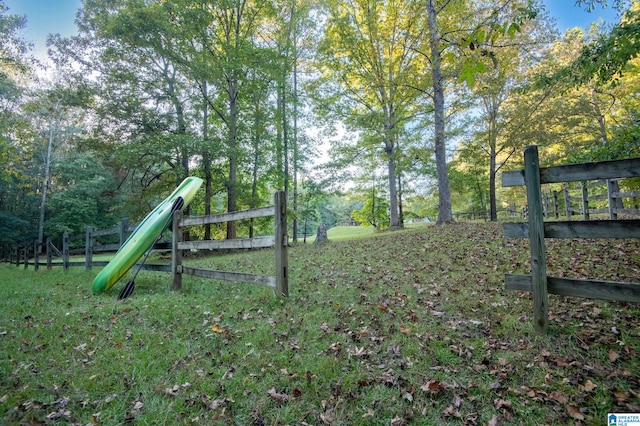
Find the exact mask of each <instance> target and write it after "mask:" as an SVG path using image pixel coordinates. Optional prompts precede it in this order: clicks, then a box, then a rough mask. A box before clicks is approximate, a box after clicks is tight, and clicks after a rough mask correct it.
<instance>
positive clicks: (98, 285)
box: [92, 176, 202, 294]
mask: <svg viewBox="0 0 640 426" xmlns="http://www.w3.org/2000/svg"><path fill="white" fill-rule="evenodd" d="M201 185H202V179H200V178H198V177H193V176H191V177H188V178H186V179H185V180H183V181H182V183H181V184H180V186H178V187H177V188H176V190H175V191H173V193H172V194H171V195H169V196H168V197H167V198H166V199H165V200H164V201H163V202H161V203H160V204H158V206H157V207H156V208H155V209H153V210H152V211H151V213H149V214H148V215H147V217H145V218H144V220H143V221H142V222H140V224H139V225H138V226H137V227H136V229H135V230H134V231H133V233H132V234H131V235H130V236H129V238H127V240H126V241H125V242H124V244H123V245H122V247H120V249H119V250H118V252H117V253H116V254H115V256H114V257H113V259H111V261H110V262H109V264H108V265H107V266H105V267H104V269H103V270H102V271H100V273H99V274H98V276H97V277H96V278H95V279H94V280H93V287H92V289H93V294H98V293H102V292H103V291H105V290H108V289H109V288H111V286H113V285H114V284H115V283H116V282H117V281H118V280H119V279H120V278H121V277H122V276H123V275H124V274H125V273H126V272H127V271H128V270H129V269H130V268H131V267H132V266H133V265H135V264H136V262H137V261H138V260H139V259H140V258H141V257H142V255H144V254H145V252H146V251H147V250H149V249H150V248H151V247H152V246H153V245H154V244H155V242H156V240H157V239H158V236H159V235H160V234H161V233H162V231H164V230H165V229H166V228H167V226H169V224H170V220H171V216H172V214H173V211H174V210H175V209H178V210H179V209H182V208H184V207H186V206H188V205H189V203H190V202H191V200H192V199H193V197H194V196H195V195H196V192H198V189H200V186H201Z"/></svg>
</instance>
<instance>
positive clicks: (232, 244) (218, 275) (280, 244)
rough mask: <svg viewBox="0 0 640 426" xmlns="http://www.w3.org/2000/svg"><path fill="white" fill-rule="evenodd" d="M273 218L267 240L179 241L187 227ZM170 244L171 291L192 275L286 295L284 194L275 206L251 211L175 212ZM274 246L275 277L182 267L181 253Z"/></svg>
mask: <svg viewBox="0 0 640 426" xmlns="http://www.w3.org/2000/svg"><path fill="white" fill-rule="evenodd" d="M267 216H274V218H275V235H273V236H270V237H254V238H243V239H235V240H200V241H182V235H183V232H182V230H183V229H184V228H187V227H189V226H195V225H207V224H211V223H223V222H230V221H236V220H246V219H253V218H258V217H267ZM173 229H174V230H176V232H174V233H173V243H172V252H171V271H172V275H173V289H174V290H179V289H180V288H181V287H182V275H184V274H186V275H192V276H196V277H201V278H210V279H214V280H223V281H232V282H240V283H247V284H258V285H264V286H268V287H274V288H275V292H276V294H278V295H281V296H285V297H286V296H288V295H289V283H288V273H287V272H288V271H287V270H288V248H287V247H288V245H289V242H288V237H287V197H286V193H285V192H284V191H278V192H276V194H275V196H274V205H273V206H270V207H263V208H259V209H253V210H243V211H239V212H232V213H223V214H217V215H209V216H201V217H193V218H183V217H182V212H181V211H178V212H176V213H175V214H174V217H173ZM267 247H275V265H276V270H275V275H273V276H268V275H257V274H248V273H242V272H232V271H215V270H209V269H200V268H193V267H189V266H185V265H183V264H182V251H183V250H193V249H196V250H230V249H231V250H233V249H254V248H267Z"/></svg>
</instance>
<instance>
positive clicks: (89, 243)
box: [84, 226, 93, 271]
mask: <svg viewBox="0 0 640 426" xmlns="http://www.w3.org/2000/svg"><path fill="white" fill-rule="evenodd" d="M92 263H93V226H87V235H86V237H85V239H84V268H85V269H86V270H87V271H90V270H91V266H92Z"/></svg>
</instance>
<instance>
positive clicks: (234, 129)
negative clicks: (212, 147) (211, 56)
mask: <svg viewBox="0 0 640 426" xmlns="http://www.w3.org/2000/svg"><path fill="white" fill-rule="evenodd" d="M237 86H238V82H237V81H236V80H235V78H234V76H233V75H229V76H228V80H227V94H228V96H229V182H228V183H227V211H228V212H235V211H236V210H237V198H236V197H237V195H236V186H237V182H236V180H237V177H236V175H237V172H238V152H237V151H238V149H237V142H238V87H237ZM235 238H236V223H235V222H234V221H230V222H227V239H228V240H233V239H235Z"/></svg>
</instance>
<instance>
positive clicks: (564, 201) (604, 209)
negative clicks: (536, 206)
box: [522, 179, 640, 220]
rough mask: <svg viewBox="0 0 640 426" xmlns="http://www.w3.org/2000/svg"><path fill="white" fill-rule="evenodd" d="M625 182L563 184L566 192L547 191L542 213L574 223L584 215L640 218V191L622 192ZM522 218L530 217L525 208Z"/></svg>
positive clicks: (614, 180)
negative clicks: (572, 219)
mask: <svg viewBox="0 0 640 426" xmlns="http://www.w3.org/2000/svg"><path fill="white" fill-rule="evenodd" d="M621 180H622V179H600V180H596V181H591V182H586V181H583V182H580V183H578V184H573V185H570V184H568V183H567V182H564V183H563V184H562V190H560V191H557V190H553V191H547V192H546V193H545V192H544V191H543V193H542V212H543V214H544V217H555V218H556V219H558V218H559V217H560V216H561V215H564V216H566V217H567V220H571V218H572V217H573V216H582V218H583V219H584V220H590V219H591V216H592V215H601V216H608V217H609V219H612V220H615V219H617V218H618V215H625V216H640V205H639V201H640V191H631V192H623V191H620V184H619V182H620V181H621ZM522 217H524V218H525V219H526V218H527V217H528V210H527V207H526V206H525V207H524V208H523V209H522Z"/></svg>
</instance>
